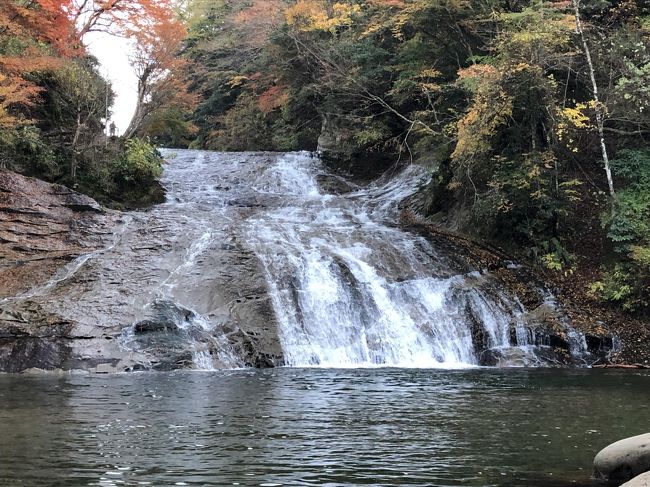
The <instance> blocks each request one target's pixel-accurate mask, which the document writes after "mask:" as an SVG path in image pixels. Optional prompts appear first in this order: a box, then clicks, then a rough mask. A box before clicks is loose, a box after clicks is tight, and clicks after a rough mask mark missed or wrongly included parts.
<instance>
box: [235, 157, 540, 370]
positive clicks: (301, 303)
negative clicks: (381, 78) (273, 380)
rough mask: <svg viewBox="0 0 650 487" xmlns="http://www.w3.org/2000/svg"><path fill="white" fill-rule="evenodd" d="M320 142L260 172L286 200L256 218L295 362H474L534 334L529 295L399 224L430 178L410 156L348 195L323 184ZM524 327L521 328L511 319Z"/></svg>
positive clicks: (285, 341) (254, 238)
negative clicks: (482, 351)
mask: <svg viewBox="0 0 650 487" xmlns="http://www.w3.org/2000/svg"><path fill="white" fill-rule="evenodd" d="M324 172H325V170H324V169H323V168H322V166H321V164H320V162H319V160H318V159H317V158H315V157H313V156H311V155H310V154H308V153H298V154H289V155H285V156H282V157H279V159H278V160H277V163H275V164H273V165H270V166H269V167H268V168H267V169H266V170H265V171H264V172H263V173H262V174H261V175H260V176H259V178H258V179H257V180H256V181H255V183H254V184H255V188H256V189H257V190H258V191H261V192H264V193H267V194H274V195H280V196H281V197H282V205H280V206H276V207H273V208H270V209H268V210H266V211H263V212H261V213H258V214H256V215H254V216H253V217H251V218H250V219H249V220H248V224H247V229H246V241H247V242H248V245H250V246H251V247H252V248H253V250H254V252H255V253H256V255H257V256H258V258H259V259H260V261H261V262H262V263H263V266H264V269H265V272H266V278H267V280H268V287H269V290H270V293H271V297H272V302H273V308H274V310H275V313H276V315H277V318H278V320H279V327H280V330H279V333H280V338H281V342H282V347H283V350H284V354H285V360H286V363H287V364H288V365H291V366H324V367H362V366H379V365H381V366H399V367H462V366H472V365H477V364H478V357H477V348H476V341H475V339H474V337H475V335H476V334H477V333H480V334H481V336H483V340H484V343H483V346H484V347H485V348H490V349H507V348H510V347H511V329H514V330H515V331H516V336H517V345H518V346H519V347H520V350H526V348H527V347H528V348H529V347H530V346H531V345H532V344H533V341H532V337H531V336H529V335H530V334H528V333H526V331H525V330H524V329H523V327H522V316H523V315H524V313H525V310H524V309H523V307H522V305H521V304H520V303H519V302H518V301H517V300H516V299H515V298H511V297H509V296H507V295H506V294H505V293H504V292H502V291H500V290H499V289H498V288H496V287H495V284H494V283H493V282H492V280H491V277H490V276H489V275H488V274H483V273H480V272H464V273H463V272H461V273H459V272H457V271H455V270H454V269H453V268H452V266H451V265H450V264H449V262H448V259H446V257H445V256H443V255H440V254H439V253H438V252H437V251H436V249H435V248H433V247H432V246H431V244H430V243H429V242H428V241H426V240H425V239H424V238H423V237H421V236H417V235H414V234H411V233H408V232H406V231H403V230H401V229H399V228H396V227H395V226H394V222H395V221H396V215H397V206H398V203H399V202H400V201H402V200H403V199H404V198H406V197H408V196H409V195H411V194H413V193H414V192H415V191H416V190H417V188H418V187H419V184H420V183H422V182H423V181H425V180H426V177H427V176H426V173H425V171H424V170H423V169H422V168H419V167H417V166H410V167H408V168H407V169H406V170H405V171H403V172H402V173H400V174H398V175H395V176H394V177H392V178H387V179H382V180H379V181H377V182H376V183H374V184H371V185H370V186H368V187H366V188H363V189H356V190H352V191H349V192H346V193H345V194H327V193H325V192H323V191H322V190H319V186H318V182H317V181H318V177H319V176H322V175H323V173H324ZM512 326H514V328H511V327H512Z"/></svg>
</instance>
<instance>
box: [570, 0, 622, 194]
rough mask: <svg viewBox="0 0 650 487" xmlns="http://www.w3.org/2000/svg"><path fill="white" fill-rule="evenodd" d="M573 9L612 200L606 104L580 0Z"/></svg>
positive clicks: (612, 186)
mask: <svg viewBox="0 0 650 487" xmlns="http://www.w3.org/2000/svg"><path fill="white" fill-rule="evenodd" d="M572 1H573V9H574V10H575V17H576V33H577V34H578V35H579V36H580V39H581V40H582V48H583V50H584V53H585V58H587V66H588V68H589V78H590V79H591V89H592V91H593V95H594V102H595V103H596V106H595V110H596V126H597V129H598V137H599V138H600V151H601V153H602V157H603V164H604V166H605V174H606V175H607V186H608V187H609V195H610V196H611V198H612V200H614V201H615V200H616V192H615V191H614V181H613V180H612V171H611V169H610V167H609V156H608V155H607V144H606V143H605V131H604V124H605V113H604V106H603V105H602V104H601V103H600V100H599V98H598V84H597V83H596V74H595V71H594V64H593V62H592V60H591V51H590V50H589V45H588V44H587V39H586V38H585V33H584V30H583V29H582V22H581V20H580V0H572Z"/></svg>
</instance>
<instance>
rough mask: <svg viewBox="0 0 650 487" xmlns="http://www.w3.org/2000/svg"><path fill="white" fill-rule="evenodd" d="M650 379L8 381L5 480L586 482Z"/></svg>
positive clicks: (223, 376)
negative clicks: (596, 457) (595, 458)
mask: <svg viewBox="0 0 650 487" xmlns="http://www.w3.org/2000/svg"><path fill="white" fill-rule="evenodd" d="M649 386H650V373H647V372H638V373H635V372H632V373H631V372H629V371H590V370H484V369H471V370H457V371H444V370H414V369H411V370H404V369H357V370H327V369H324V370H320V369H275V370H245V371H244V370H241V371H230V372H219V373H215V372H210V373H198V372H195V373H189V372H184V373H173V374H133V375H120V376H68V377H26V376H0V485H3V486H4V485H7V486H14V485H27V486H78V485H104V486H109V485H129V486H131V485H133V486H135V485H155V486H167V485H211V486H225V485H242V486H262V485H266V486H273V485H292V486H293V485H319V486H336V485H386V486H388V485H404V486H406V485H420V486H425V485H426V486H503V487H506V486H507V487H517V486H522V487H523V486H526V487H533V486H535V487H541V486H570V485H589V476H590V473H591V461H592V459H593V456H594V454H595V453H596V452H597V451H598V450H599V449H600V448H602V447H604V446H605V445H607V444H608V443H610V442H612V441H614V440H616V439H619V438H622V437H625V436H631V435H635V434H639V433H642V432H646V431H648V430H649V429H650V428H649V426H650V424H649V419H648V415H647V410H646V409H645V408H646V405H647V403H648V400H649V399H650V387H649Z"/></svg>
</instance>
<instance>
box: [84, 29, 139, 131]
mask: <svg viewBox="0 0 650 487" xmlns="http://www.w3.org/2000/svg"><path fill="white" fill-rule="evenodd" d="M84 43H85V44H86V46H87V47H88V50H89V51H90V52H91V54H93V55H94V56H95V57H97V59H99V62H100V63H101V68H100V73H101V74H102V76H103V77H104V78H106V79H108V80H109V81H110V82H111V84H112V86H113V91H114V92H115V94H116V95H117V97H116V99H115V103H114V104H113V117H112V119H111V120H112V121H114V122H115V125H117V128H118V132H119V133H122V132H124V131H125V130H126V128H127V127H128V125H129V122H130V121H131V117H132V116H133V112H134V111H135V102H136V99H137V86H138V82H137V80H136V77H135V75H134V74H133V70H132V68H131V66H130V65H129V53H130V52H131V51H132V50H133V43H132V42H130V41H129V40H128V39H124V38H122V37H116V36H111V35H108V34H104V33H102V32H91V33H89V34H87V35H85V36H84Z"/></svg>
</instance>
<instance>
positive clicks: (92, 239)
mask: <svg viewBox="0 0 650 487" xmlns="http://www.w3.org/2000/svg"><path fill="white" fill-rule="evenodd" d="M186 157H187V160H183V161H177V164H176V165H175V168H177V169H178V170H177V171H174V170H168V171H167V173H166V176H167V177H166V178H165V180H164V181H163V183H164V184H165V185H166V186H167V190H168V195H169V198H168V201H167V203H165V204H162V205H158V206H156V207H154V208H152V209H151V210H149V211H145V212H132V213H119V212H113V211H105V210H103V209H102V208H101V207H99V205H97V204H96V203H95V202H94V201H93V200H92V199H90V198H88V197H85V196H83V195H80V194H77V193H75V192H73V191H71V190H69V189H67V188H64V187H62V186H57V185H50V184H47V183H45V182H42V181H37V180H33V179H30V178H26V177H23V176H19V175H17V174H14V173H10V172H1V173H0V217H1V219H0V371H6V372H20V371H23V370H26V369H30V368H38V369H44V370H52V369H64V370H71V369H84V370H93V371H101V372H111V371H125V370H141V369H163V370H169V369H174V368H184V367H204V368H213V367H215V368H219V367H239V366H245V365H250V366H274V365H278V364H281V363H282V350H281V347H280V344H279V341H278V337H277V330H276V326H275V318H274V315H273V311H272V307H271V304H270V302H269V297H268V293H267V290H266V284H265V279H264V276H263V272H262V269H261V268H260V266H259V263H258V262H257V260H256V259H255V257H254V256H253V255H252V253H251V252H250V251H249V250H247V249H246V248H245V246H244V245H243V244H242V242H241V239H240V237H239V235H238V232H237V228H235V226H233V222H237V223H238V224H239V222H240V221H241V220H242V219H243V218H245V217H246V215H248V214H250V213H251V212H254V211H257V210H256V208H258V207H259V205H258V203H255V202H253V203H251V201H253V199H252V198H250V197H249V196H248V194H247V193H246V191H239V192H237V191H235V192H231V191H230V188H236V187H237V188H241V187H246V188H250V184H251V181H252V180H254V179H255V177H256V176H257V175H259V172H260V171H262V169H263V168H264V167H265V162H267V160H268V158H269V157H270V156H267V155H265V154H257V155H250V156H233V157H228V156H224V157H223V158H222V159H221V163H222V165H221V166H217V165H215V167H214V171H213V172H211V171H207V173H208V174H207V176H206V178H203V179H201V178H198V179H197V178H196V175H195V174H193V171H194V170H196V169H197V167H196V165H197V164H199V165H200V164H202V163H203V159H202V158H201V156H200V155H198V156H197V154H196V153H191V155H189V156H187V155H186ZM244 163H247V164H245V167H246V169H242V167H243V165H244ZM197 181H198V183H197ZM235 195H237V197H239V198H241V201H240V203H238V204H237V205H231V204H229V203H228V202H229V200H231V199H232V198H233V197H234V196H235ZM269 198H270V199H273V196H271V195H269ZM258 199H259V197H258Z"/></svg>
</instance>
